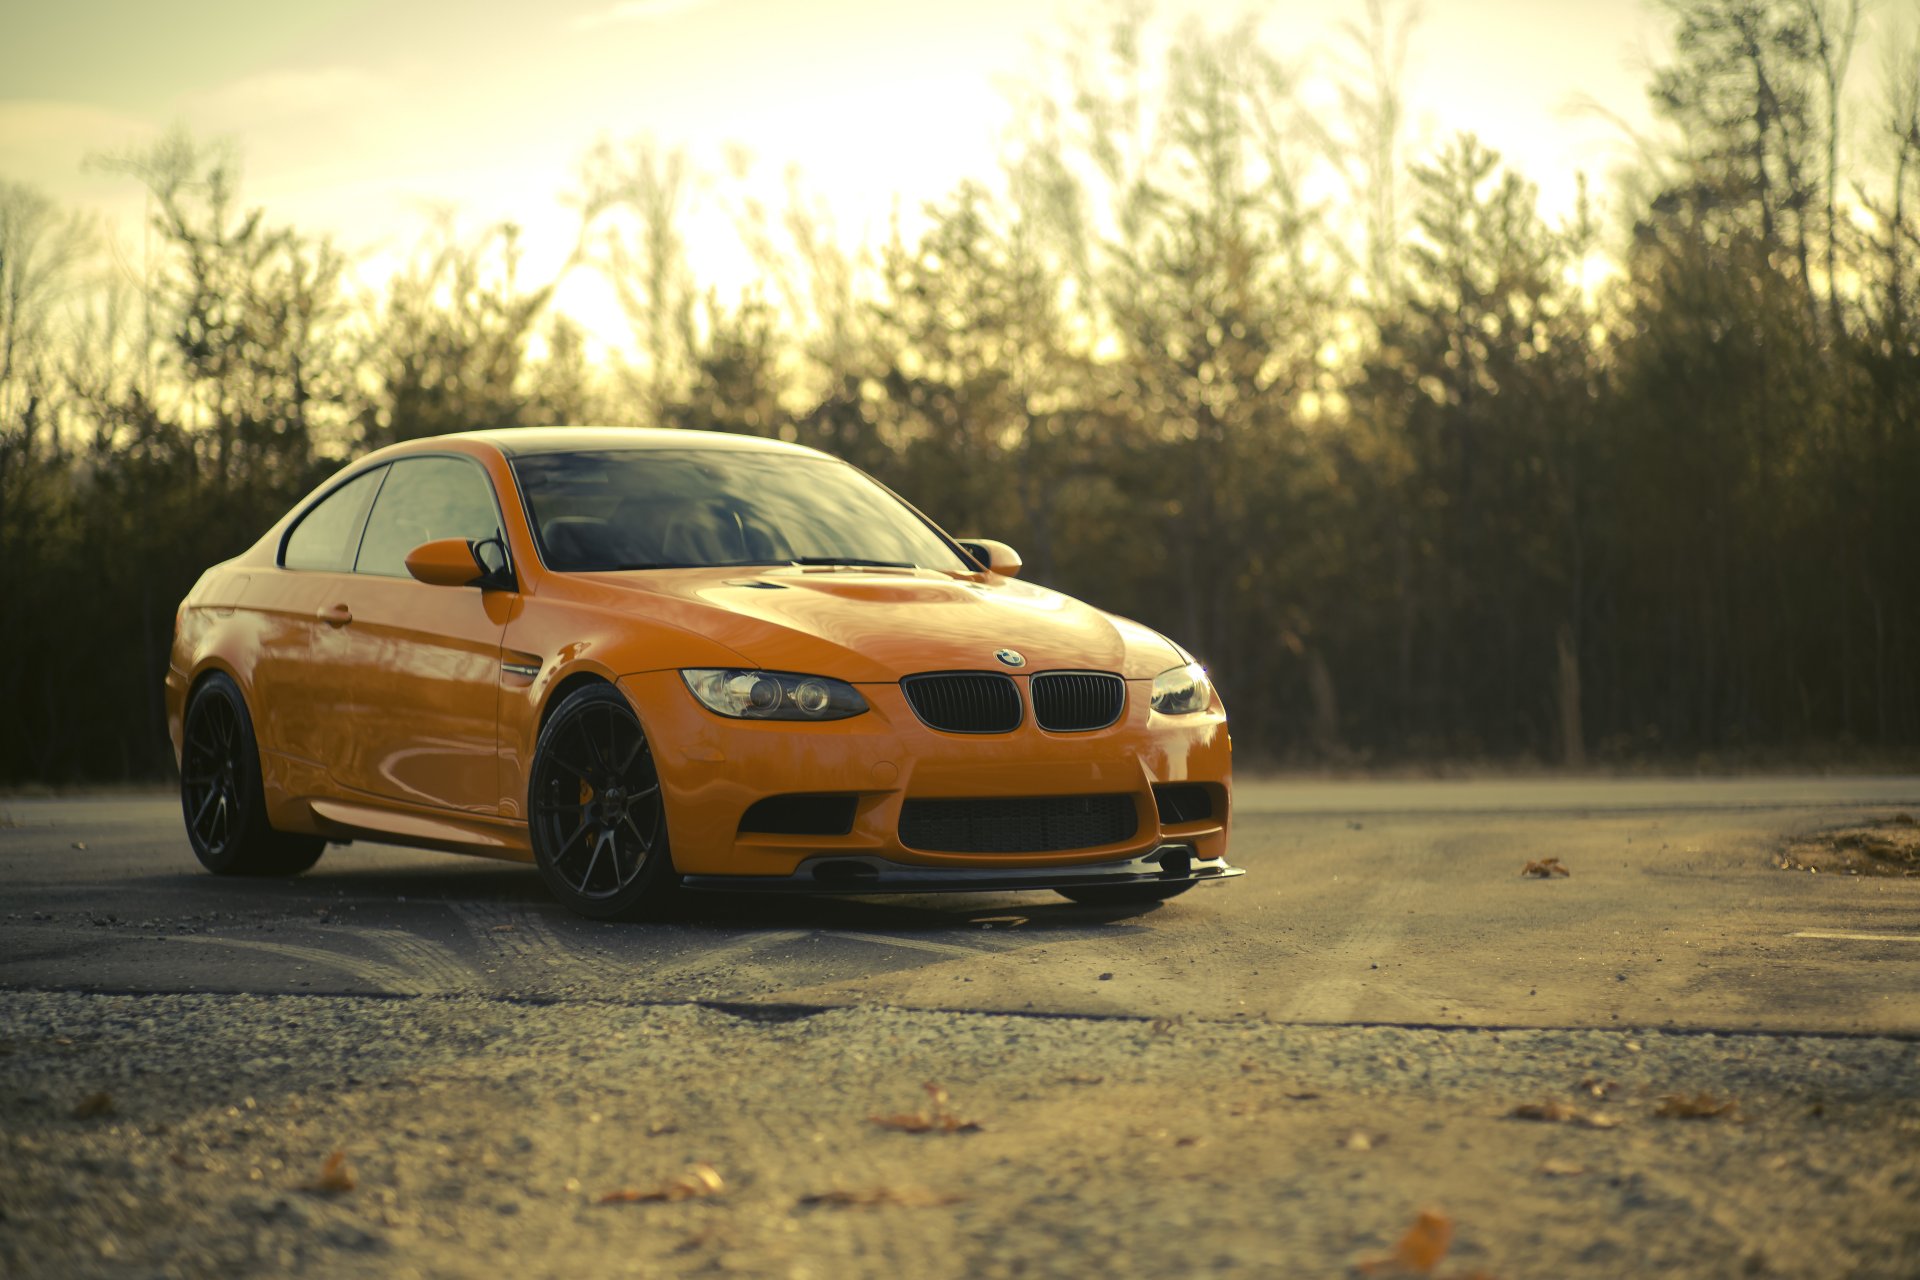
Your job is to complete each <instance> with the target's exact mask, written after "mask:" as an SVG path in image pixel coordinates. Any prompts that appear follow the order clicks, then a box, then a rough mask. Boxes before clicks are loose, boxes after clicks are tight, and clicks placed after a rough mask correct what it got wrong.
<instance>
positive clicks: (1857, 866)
mask: <svg viewBox="0 0 1920 1280" xmlns="http://www.w3.org/2000/svg"><path fill="white" fill-rule="evenodd" d="M1774 862H1775V865H1777V866H1780V867H1783V868H1785V869H1786V870H1788V871H1811V872H1817V873H1819V874H1821V875H1841V876H1920V823H1916V822H1915V821H1914V820H1913V816H1912V815H1911V814H1905V813H1896V814H1895V815H1893V817H1891V818H1887V819H1884V820H1883V821H1880V822H1872V823H1867V824H1864V825H1861V826H1853V827H1840V828H1837V829H1836V830H1833V831H1822V832H1820V833H1819V834H1817V835H1812V836H1806V837H1803V838H1801V839H1798V840H1794V841H1792V842H1791V843H1789V844H1788V845H1787V847H1786V849H1785V850H1784V851H1783V852H1781V853H1780V854H1779V855H1778V856H1777V857H1776V858H1775V859H1774Z"/></svg>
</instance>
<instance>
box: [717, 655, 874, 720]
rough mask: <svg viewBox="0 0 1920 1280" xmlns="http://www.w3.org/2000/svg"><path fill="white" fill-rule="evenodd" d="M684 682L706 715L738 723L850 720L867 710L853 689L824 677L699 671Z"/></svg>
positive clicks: (727, 669) (733, 670)
mask: <svg viewBox="0 0 1920 1280" xmlns="http://www.w3.org/2000/svg"><path fill="white" fill-rule="evenodd" d="M680 678H681V679H682V680H685V681H686V682H687V688H688V689H690V690H692V691H693V696H694V697H696V698H698V699H700V703H701V705H702V706H704V707H706V708H707V710H709V711H715V712H718V713H719V714H721V715H723V716H732V717H734V718H735V719H738V720H845V719H846V718H847V717H848V716H857V715H859V714H860V713H861V712H862V711H865V710H866V709H867V700H866V699H865V698H863V697H861V696H860V694H859V692H858V691H857V690H856V689H855V688H854V687H853V686H852V685H850V684H847V683H846V682H845V681H841V680H829V679H827V677H825V676H796V675H790V674H788V673H786V672H784V671H743V670H741V669H739V668H738V667H700V668H696V669H694V670H691V671H682V672H681V673H680Z"/></svg>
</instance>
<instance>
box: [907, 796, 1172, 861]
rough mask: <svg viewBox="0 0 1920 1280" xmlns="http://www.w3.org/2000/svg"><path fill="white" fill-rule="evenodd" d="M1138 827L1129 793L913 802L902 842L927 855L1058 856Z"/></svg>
mask: <svg viewBox="0 0 1920 1280" xmlns="http://www.w3.org/2000/svg"><path fill="white" fill-rule="evenodd" d="M1139 825H1140V824H1139V815H1138V814H1137V813H1136V812H1135V810H1134V805H1133V797H1132V796H1130V795H1114V796H1020V797H1010V798H1004V799H991V800H909V801H907V802H906V803H905V804H904V805H902V806H901V809H900V843H901V844H904V845H906V846H907V847H908V848H909V849H923V850H925V851H926V852H928V853H1059V852H1063V851H1065V850H1068V849H1096V848H1099V847H1100V846H1101V845H1108V844H1118V843H1120V842H1121V841H1122V840H1127V839H1130V838H1131V837H1132V836H1133V833H1134V832H1135V831H1137V830H1138V829H1139Z"/></svg>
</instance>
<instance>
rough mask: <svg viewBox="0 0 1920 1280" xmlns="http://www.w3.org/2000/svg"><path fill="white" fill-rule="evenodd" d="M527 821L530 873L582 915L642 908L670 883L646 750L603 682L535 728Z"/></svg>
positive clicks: (616, 915) (635, 912) (658, 900)
mask: <svg viewBox="0 0 1920 1280" xmlns="http://www.w3.org/2000/svg"><path fill="white" fill-rule="evenodd" d="M527 823H528V828H529V832H530V834H531V836H532V839H533V856H534V862H535V864H536V865H537V866H538V867H539V868H540V878H541V879H542V880H544V881H546V884H547V888H548V890H549V891H550V892H551V893H552V894H553V896H554V897H556V898H558V899H559V900H560V902H561V904H562V905H564V906H566V907H567V908H569V909H571V910H573V911H576V912H578V913H579V914H581V915H583V916H590V917H592V918H594V919H596V920H614V919H623V918H633V917H637V916H642V915H648V914H652V913H654V912H657V911H659V910H660V909H661V908H662V907H664V906H665V905H666V904H667V903H668V902H669V901H670V900H671V899H672V897H673V896H674V891H675V890H676V889H677V888H678V887H679V883H680V877H679V875H678V873H676V872H675V871H674V869H673V854H672V853H671V852H670V851H669V849H668V845H667V811H666V805H665V802H664V800H663V799H662V797H661V794H660V774H659V772H658V771H657V770H656V769H655V767H654V761H653V750H652V748H650V747H649V746H648V745H647V735H646V733H645V732H644V731H643V730H642V729H641V728H640V719H639V717H638V716H636V715H634V713H633V708H632V707H631V706H630V705H629V704H628V702H627V699H626V697H625V696H624V695H623V694H622V693H621V692H620V691H619V690H618V689H615V688H614V687H613V686H611V685H605V684H595V685H588V686H586V687H584V688H581V689H576V690H575V691H574V692H572V693H570V694H568V695H567V696H566V698H565V699H564V700H563V701H562V702H561V703H560V705H559V707H558V708H556V709H555V710H554V713H553V716H552V718H551V719H549V720H548V721H547V723H546V726H545V727H544V728H543V729H541V730H540V740H539V742H538V743H537V744H536V746H535V747H534V752H533V777H532V784H531V785H530V786H529V788H528V793H527Z"/></svg>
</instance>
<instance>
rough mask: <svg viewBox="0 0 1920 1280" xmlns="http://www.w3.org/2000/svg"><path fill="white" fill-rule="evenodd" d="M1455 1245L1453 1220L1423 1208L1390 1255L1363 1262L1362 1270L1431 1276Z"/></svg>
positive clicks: (1435, 1211)
mask: <svg viewBox="0 0 1920 1280" xmlns="http://www.w3.org/2000/svg"><path fill="white" fill-rule="evenodd" d="M1452 1244H1453V1219H1452V1218H1449V1217H1448V1216H1447V1215H1446V1214H1444V1213H1441V1212H1440V1211H1439V1210H1438V1209H1422V1210H1421V1211H1420V1216H1419V1217H1418V1218H1415V1219H1414V1221H1413V1225H1412V1226H1411V1227H1408V1228H1407V1234H1405V1235H1404V1236H1401V1237H1400V1243H1399V1244H1397V1245H1395V1246H1394V1247H1393V1252H1392V1253H1391V1254H1389V1255H1388V1256H1387V1257H1384V1258H1372V1259H1369V1260H1368V1261H1365V1262H1362V1263H1360V1270H1361V1271H1363V1272H1365V1273H1366V1274H1368V1275H1378V1274H1382V1273H1384V1274H1387V1275H1396V1274H1398V1275H1416V1276H1423V1275H1428V1274H1430V1273H1431V1272H1432V1271H1433V1269H1434V1268H1435V1267H1437V1266H1439V1265H1440V1260H1441V1259H1442V1258H1445V1257H1446V1256H1447V1248H1448V1247H1449V1246H1450V1245H1452Z"/></svg>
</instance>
